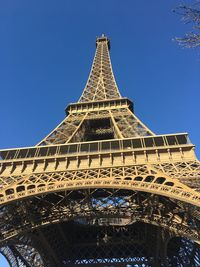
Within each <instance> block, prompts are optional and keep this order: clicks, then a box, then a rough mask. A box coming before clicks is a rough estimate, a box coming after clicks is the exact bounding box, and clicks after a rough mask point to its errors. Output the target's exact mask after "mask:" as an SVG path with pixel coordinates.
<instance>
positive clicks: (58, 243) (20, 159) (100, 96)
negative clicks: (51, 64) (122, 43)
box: [0, 35, 200, 267]
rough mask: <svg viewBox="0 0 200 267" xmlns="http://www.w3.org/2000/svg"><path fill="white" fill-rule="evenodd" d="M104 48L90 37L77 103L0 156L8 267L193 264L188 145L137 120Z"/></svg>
mask: <svg viewBox="0 0 200 267" xmlns="http://www.w3.org/2000/svg"><path fill="white" fill-rule="evenodd" d="M109 48H110V42H109V40H108V38H107V37H105V36H104V35H102V36H101V37H100V38H97V42H96V53H95V57H94V61H93V65H92V69H91V72H90V75H89V78H88V81H87V84H86V86H85V89H84V91H83V94H82V96H81V98H80V100H79V102H77V103H74V104H70V105H69V106H68V107H67V108H66V114H67V117H66V118H65V119H64V120H63V121H62V122H61V123H60V124H59V125H58V126H57V127H56V128H55V129H54V130H53V131H52V132H51V133H50V134H49V135H48V136H47V137H45V138H44V139H43V140H42V141H41V142H40V143H39V144H38V145H37V146H34V147H27V148H21V149H19V148H17V149H8V150H2V151H0V156H1V158H0V230H1V231H0V232H1V234H0V244H1V246H2V249H1V252H2V254H4V255H5V256H6V258H7V259H8V261H9V262H10V265H11V266H12V267H22V266H24V267H25V266H26V267H39V266H40V267H42V266H45V267H58V266H59V267H62V266H63V267H64V266H66V265H67V266H71V267H75V266H79V267H81V266H85V265H90V266H110V267H111V266H123V267H127V266H136V265H137V266H145V267H147V266H155V267H157V266H159V267H161V266H162V267H166V266H181V267H182V266H190V267H197V266H199V263H200V250H199V247H198V246H199V245H198V244H199V243H200V192H199V191H200V189H199V188H200V182H199V181H200V163H199V161H198V160H197V158H196V156H195V153H194V145H193V144H191V143H190V141H189V139H188V136H187V134H186V133H182V134H170V135H155V134H154V133H153V132H152V131H151V130H150V129H148V128H147V127H146V126H145V125H144V124H143V123H142V122H141V121H140V120H139V119H138V118H137V117H136V115H135V114H134V111H133V103H132V102H131V101H130V100H128V99H127V98H122V97H121V95H120V93H119V90H118V88H117V85H116V82H115V79H114V75H113V72H112V66H111V61H110V55H109ZM138 234H139V235H140V238H139V239H138ZM189 239H190V240H189ZM152 244H154V246H152ZM185 247H187V249H188V250H186V249H185ZM189 254H191V255H189Z"/></svg>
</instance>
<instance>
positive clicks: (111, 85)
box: [79, 36, 121, 102]
mask: <svg viewBox="0 0 200 267" xmlns="http://www.w3.org/2000/svg"><path fill="white" fill-rule="evenodd" d="M96 45H97V49H96V53H95V57H94V61H93V65H92V69H91V72H90V75H89V78H88V81H87V84H86V86H85V89H84V91H83V94H82V96H81V98H80V100H79V101H80V102H91V101H95V100H106V99H115V98H119V97H121V96H120V93H119V90H118V88H117V84H116V81H115V78H114V74H113V71H112V66H111V61H110V56H109V40H108V38H107V37H105V36H102V37H100V38H97V41H96Z"/></svg>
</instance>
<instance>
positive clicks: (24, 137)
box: [0, 0, 200, 267]
mask: <svg viewBox="0 0 200 267" xmlns="http://www.w3.org/2000/svg"><path fill="white" fill-rule="evenodd" d="M180 2H181V1H180ZM185 2H186V3H190V2H194V1H185ZM178 3H179V1H177V0H174V1H172V0H167V1H166V0H159V1H158V0H151V1H149V0H134V1H133V0H125V1H122V0H121V1H120V0H101V1H97V0H84V1H81V0H59V1H56V0H42V1H41V0H34V1H32V0H31V1H27V0H24V1H22V0H18V1H15V0H12V1H11V0H6V1H1V2H0V37H1V41H0V96H1V131H0V148H2V149H3V148H12V147H24V146H33V145H35V144H36V143H38V142H39V141H40V140H41V139H42V138H43V137H45V136H46V135H47V134H48V133H49V132H50V131H51V130H52V129H53V128H54V127H55V126H56V125H57V124H58V123H59V122H60V121H61V120H62V119H63V118H64V117H65V113H64V109H65V107H66V105H67V104H69V103H70V102H76V101H77V100H78V98H79V97H80V95H81V93H82V91H83V88H84V85H85V83H86V81H87V78H88V74H89V71H90V67H91V64H92V60H93V56H94V52H95V39H96V37H97V36H99V35H101V34H102V33H105V34H106V35H107V36H108V37H109V38H110V40H111V59H112V65H113V70H114V74H115V78H116V80H117V83H118V87H119V89H120V92H121V94H122V96H125V97H128V98H130V99H131V100H133V102H134V105H135V114H136V115H137V116H138V117H139V118H140V119H141V120H142V121H143V122H144V123H145V124H146V125H147V126H148V127H149V128H150V129H151V130H152V131H154V132H155V133H156V134H168V133H177V132H188V133H189V137H190V139H191V141H192V142H193V143H194V144H196V146H197V155H198V156H200V138H199V134H200V124H199V115H200V105H199V99H200V90H199V89H200V50H199V51H197V50H192V49H182V48H180V47H179V46H178V45H177V44H176V43H175V42H174V41H172V39H173V38H174V37H176V36H182V35H183V34H184V33H185V32H187V31H188V30H189V29H190V28H191V25H184V24H183V23H182V22H181V21H180V17H179V16H178V15H176V14H174V13H173V12H172V10H173V8H175V7H176V6H177V5H178ZM198 151H199V152H198ZM0 266H1V267H5V266H7V265H5V264H4V263H3V261H1V258H0Z"/></svg>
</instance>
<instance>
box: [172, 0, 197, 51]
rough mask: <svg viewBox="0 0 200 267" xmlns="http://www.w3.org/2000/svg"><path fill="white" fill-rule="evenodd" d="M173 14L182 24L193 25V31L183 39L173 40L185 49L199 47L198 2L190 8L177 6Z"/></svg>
mask: <svg viewBox="0 0 200 267" xmlns="http://www.w3.org/2000/svg"><path fill="white" fill-rule="evenodd" d="M174 12H175V13H176V14H178V15H180V16H181V20H182V21H183V22H184V23H186V24H188V23H192V24H193V27H192V28H193V31H191V32H189V33H187V34H185V36H183V37H176V38H175V40H176V41H177V42H178V44H179V45H181V46H183V47H186V48H196V47H200V1H197V2H196V3H195V4H193V5H191V6H188V5H179V6H178V7H177V8H176V9H175V10H174Z"/></svg>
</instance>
